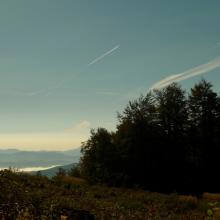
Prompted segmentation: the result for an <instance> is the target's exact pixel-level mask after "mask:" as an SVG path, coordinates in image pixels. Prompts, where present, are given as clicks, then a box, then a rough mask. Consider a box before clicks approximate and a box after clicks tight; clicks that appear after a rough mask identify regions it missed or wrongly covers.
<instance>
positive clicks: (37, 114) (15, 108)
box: [0, 0, 220, 150]
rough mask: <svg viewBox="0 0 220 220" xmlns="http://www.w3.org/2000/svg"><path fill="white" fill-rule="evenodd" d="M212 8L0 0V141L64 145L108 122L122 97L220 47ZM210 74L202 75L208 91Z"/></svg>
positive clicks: (144, 0) (213, 1) (194, 3)
mask: <svg viewBox="0 0 220 220" xmlns="http://www.w3.org/2000/svg"><path fill="white" fill-rule="evenodd" d="M219 9H220V1H218V0H209V1H207V0H185V1H183V0H181V1H180V0H166V1H164V0H135V1H134V0H92V1H91V0H62V1H60V0H37V1H35V0H19V1H17V0H9V1H2V2H1V7H0V77H1V80H0V100H1V107H0V147H1V148H10V147H16V148H20V149H31V150H32V149H35V150H38V149H45V150H53V149H54V150H63V149H69V148H74V147H77V146H79V145H80V143H81V141H85V140H86V138H87V137H88V135H89V130H90V129H91V128H97V127H99V126H102V127H106V128H109V129H110V130H111V129H114V127H115V125H116V121H117V118H116V112H117V111H121V110H122V109H123V108H124V107H125V105H126V104H127V102H128V101H129V100H131V99H134V98H137V97H138V96H139V95H140V93H145V92H146V91H147V90H148V89H149V88H150V87H151V86H152V85H154V84H155V83H156V82H158V81H160V80H162V79H163V78H166V77H168V76H170V75H172V74H178V73H182V72H184V71H186V70H189V69H191V68H193V67H197V66H199V65H202V64H205V63H207V62H209V61H210V60H213V59H215V58H216V57H218V56H219V55H220V28H219V22H220V13H219ZM117 45H120V47H119V48H118V49H116V50H115V51H113V52H112V53H110V54H108V55H107V56H105V57H104V58H103V59H101V60H100V61H99V62H96V63H94V64H93V65H90V66H88V64H89V63H90V62H91V61H92V60H94V59H96V58H97V57H99V56H101V55H103V54H105V53H106V52H108V51H109V50H111V49H112V48H114V47H115V46H117ZM219 73H220V69H214V70H213V71H210V72H209V73H208V74H205V75H204V76H203V77H204V78H205V79H207V80H208V81H210V82H212V83H213V85H214V87H215V89H216V90H217V91H219V85H220V76H219ZM200 79H201V76H197V77H193V78H189V79H187V80H184V81H181V82H180V83H181V85H182V86H183V88H186V89H188V88H190V86H192V85H193V84H194V83H195V82H197V81H198V80H200Z"/></svg>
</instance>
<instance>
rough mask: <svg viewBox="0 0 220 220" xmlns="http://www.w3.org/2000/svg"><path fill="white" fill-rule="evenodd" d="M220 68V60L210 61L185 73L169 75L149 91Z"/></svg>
mask: <svg viewBox="0 0 220 220" xmlns="http://www.w3.org/2000/svg"><path fill="white" fill-rule="evenodd" d="M219 67H220V58H219V57H218V58H215V59H214V60H211V61H210V62H208V63H205V64H202V65H200V66H197V67H194V68H192V69H189V70H187V71H185V72H182V73H179V74H175V75H171V76H168V77H166V78H165V79H162V80H160V81H159V82H157V83H155V84H154V85H153V86H152V87H151V88H150V90H153V89H161V88H163V87H165V86H168V85H170V84H171V83H173V82H180V81H183V80H186V79H189V78H192V77H194V76H198V75H202V74H206V73H209V72H210V71H212V70H214V69H217V68H219Z"/></svg>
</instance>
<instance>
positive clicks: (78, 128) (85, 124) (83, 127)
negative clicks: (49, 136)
mask: <svg viewBox="0 0 220 220" xmlns="http://www.w3.org/2000/svg"><path fill="white" fill-rule="evenodd" d="M90 127H91V123H90V122H89V121H87V120H84V121H81V122H79V123H78V124H74V125H73V126H72V127H69V128H66V129H65V130H64V131H65V132H85V131H88V130H89V129H90Z"/></svg>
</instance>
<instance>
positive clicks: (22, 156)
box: [0, 148, 81, 169]
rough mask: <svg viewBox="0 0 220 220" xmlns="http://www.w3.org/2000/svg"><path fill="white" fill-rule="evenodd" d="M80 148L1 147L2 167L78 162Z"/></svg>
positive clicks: (44, 165)
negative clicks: (36, 148) (27, 148)
mask: <svg viewBox="0 0 220 220" xmlns="http://www.w3.org/2000/svg"><path fill="white" fill-rule="evenodd" d="M80 155H81V153H80V148H76V149H72V150H67V151H20V150H17V149H6V150H3V149H0V168H8V167H13V168H20V169H21V168H27V167H49V166H53V165H57V166H58V165H66V164H73V163H78V162H79V159H80Z"/></svg>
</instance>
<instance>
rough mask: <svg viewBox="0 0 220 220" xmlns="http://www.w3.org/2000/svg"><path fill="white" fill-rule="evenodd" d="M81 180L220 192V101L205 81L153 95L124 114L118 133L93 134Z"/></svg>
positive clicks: (85, 148)
mask: <svg viewBox="0 0 220 220" xmlns="http://www.w3.org/2000/svg"><path fill="white" fill-rule="evenodd" d="M82 155H83V156H82V158H81V162H80V172H81V175H82V176H83V177H84V178H86V179H87V180H89V181H90V182H94V183H97V182H98V183H107V184H110V185H115V186H141V187H143V188H145V189H147V190H153V191H162V192H173V191H176V192H181V193H201V192H203V191H212V192H214V191H215V192H217V191H218V192H219V191H220V187H219V186H220V181H219V178H218V172H219V168H220V160H219V156H220V97H219V96H218V94H217V93H216V92H214V91H213V89H212V85H211V84H210V83H208V82H206V81H205V80H202V81H200V82H199V83H198V84H196V85H195V86H194V87H193V88H192V89H191V90H190V92H189V94H187V93H186V92H185V91H184V90H183V89H182V88H181V87H180V86H179V85H178V84H175V83H174V84H172V85H169V86H168V87H166V88H164V89H161V90H157V91H153V92H149V93H148V94H147V95H146V96H141V97H140V98H139V99H137V100H134V101H131V102H129V103H128V105H127V106H126V108H125V109H124V111H123V112H122V113H120V114H118V125H117V129H116V131H115V132H111V133H110V132H109V131H107V130H106V129H104V128H98V129H97V130H92V132H91V136H90V138H89V140H88V141H86V142H85V143H83V145H82Z"/></svg>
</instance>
